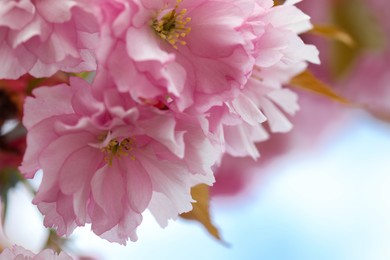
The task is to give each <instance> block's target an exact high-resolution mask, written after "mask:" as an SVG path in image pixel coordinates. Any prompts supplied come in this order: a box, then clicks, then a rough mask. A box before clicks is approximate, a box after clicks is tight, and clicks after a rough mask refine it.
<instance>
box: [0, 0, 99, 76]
mask: <svg viewBox="0 0 390 260" xmlns="http://www.w3.org/2000/svg"><path fill="white" fill-rule="evenodd" d="M87 8H88V7H87V6H86V5H85V3H83V1H75V0H64V1H55V0H22V1H18V0H4V1H1V2H0V42H1V44H0V59H1V61H2V69H1V70H0V78H1V79H17V78H19V77H20V76H22V75H23V74H26V73H29V74H31V75H32V76H34V77H48V76H51V75H53V74H54V73H56V72H57V71H58V70H62V71H66V72H82V71H92V70H95V69H96V62H95V58H94V54H93V49H94V47H95V44H96V40H97V29H98V27H97V24H96V20H95V17H94V16H93V14H91V13H90V12H88V11H87Z"/></svg>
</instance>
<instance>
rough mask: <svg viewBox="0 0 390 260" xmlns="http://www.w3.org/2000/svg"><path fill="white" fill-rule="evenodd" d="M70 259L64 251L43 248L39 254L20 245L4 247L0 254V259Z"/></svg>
mask: <svg viewBox="0 0 390 260" xmlns="http://www.w3.org/2000/svg"><path fill="white" fill-rule="evenodd" d="M12 259H15V260H18V259H23V260H47V259H52V260H72V258H71V257H70V256H69V255H67V254H66V253H65V252H61V253H60V254H56V253H55V252H54V251H53V250H51V249H45V250H43V251H42V252H40V253H39V254H34V253H33V252H31V251H29V250H27V249H24V248H23V247H21V246H17V245H14V246H13V247H12V248H6V249H4V251H3V252H2V253H1V254H0V260H12Z"/></svg>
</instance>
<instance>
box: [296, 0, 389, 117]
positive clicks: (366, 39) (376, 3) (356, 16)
mask: <svg viewBox="0 0 390 260" xmlns="http://www.w3.org/2000/svg"><path fill="white" fill-rule="evenodd" d="M300 7H301V8H302V9H303V10H306V11H307V12H308V13H311V15H312V20H313V22H314V23H317V24H321V25H324V24H325V25H326V24H330V25H335V26H338V27H339V28H340V29H342V30H343V31H345V32H346V33H348V34H349V35H351V36H352V38H353V40H354V43H355V44H354V45H353V46H345V45H343V44H341V43H337V44H336V43H334V42H330V41H328V40H325V39H320V38H318V37H316V38H314V37H310V38H309V37H308V38H307V40H308V41H310V42H314V43H315V44H316V46H318V47H319V49H320V53H321V60H322V61H323V66H320V67H316V68H313V69H314V71H315V72H316V74H317V75H318V76H320V77H322V78H323V79H324V80H326V81H328V82H329V83H330V85H332V86H334V87H335V89H336V90H337V91H338V93H340V95H342V96H344V97H346V98H347V99H349V100H351V102H353V103H357V104H360V105H363V106H364V107H366V108H367V109H368V111H370V112H372V113H373V114H375V115H377V116H379V117H382V118H385V119H386V120H390V106H389V102H388V100H389V97H390V84H389V82H390V71H389V69H388V68H389V66H390V63H389V60H390V47H389V46H390V45H389V44H388V43H389V42H390V11H389V10H390V2H389V1H382V0H340V1H304V2H302V4H301V5H300ZM335 75H336V76H337V77H335Z"/></svg>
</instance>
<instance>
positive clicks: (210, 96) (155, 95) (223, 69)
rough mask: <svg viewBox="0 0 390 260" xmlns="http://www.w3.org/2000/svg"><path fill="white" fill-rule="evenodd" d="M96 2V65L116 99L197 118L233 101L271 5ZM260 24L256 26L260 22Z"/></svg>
mask: <svg viewBox="0 0 390 260" xmlns="http://www.w3.org/2000/svg"><path fill="white" fill-rule="evenodd" d="M257 2H259V3H260V4H258V3H255V2H254V1H249V0H245V1H238V0H233V1H225V0H217V1H208V0H185V1H181V0H166V1H157V0H142V1H135V0H115V1H111V0H101V1H99V2H98V3H99V5H98V10H99V11H100V22H101V37H102V39H101V45H100V46H99V49H98V58H99V60H100V62H101V63H102V64H104V66H105V67H106V68H107V70H108V71H109V73H110V74H111V75H112V76H113V77H114V79H115V82H116V83H117V84H118V87H119V89H120V91H124V92H130V93H131V95H132V96H133V98H134V99H135V100H140V99H155V100H158V101H161V102H164V103H165V104H167V105H169V107H171V108H174V107H175V108H177V109H178V110H180V111H183V110H184V109H186V108H189V107H191V108H192V109H193V110H194V111H195V112H200V113H203V112H205V111H207V110H208V109H209V108H210V107H212V106H215V105H222V103H223V101H225V100H231V99H233V98H235V97H236V96H237V95H238V93H239V92H240V89H241V88H242V87H243V85H244V84H245V83H246V81H247V79H248V77H249V76H250V74H251V72H252V68H253V65H254V63H255V57H254V51H255V46H254V42H253V41H254V40H255V39H256V37H257V34H258V32H257V31H261V29H259V28H257V27H259V26H261V25H260V24H254V25H253V24H252V23H253V21H251V20H250V19H251V17H252V16H254V15H258V16H260V15H261V14H264V13H266V12H267V10H268V9H270V8H271V6H272V4H273V2H272V1H271V0H262V1H257ZM259 23H261V22H260V21H259Z"/></svg>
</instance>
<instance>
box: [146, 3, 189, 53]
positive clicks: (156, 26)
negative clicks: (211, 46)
mask: <svg viewBox="0 0 390 260" xmlns="http://www.w3.org/2000/svg"><path fill="white" fill-rule="evenodd" d="M181 1H182V0H176V5H175V7H174V8H173V9H172V8H171V9H169V8H168V5H167V4H165V6H164V7H163V8H161V9H160V10H158V11H157V15H156V17H155V18H154V19H153V21H152V28H153V30H154V31H155V32H156V33H157V34H158V36H160V38H161V39H163V40H166V41H167V42H169V43H170V44H171V45H172V46H173V48H175V49H177V43H179V44H181V45H186V41H184V40H183V38H184V37H186V36H187V35H188V34H189V33H190V31H191V28H190V27H188V26H187V24H188V23H189V22H190V21H191V17H186V13H187V9H185V8H183V9H180V11H179V10H178V9H179V4H180V2H181Z"/></svg>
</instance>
